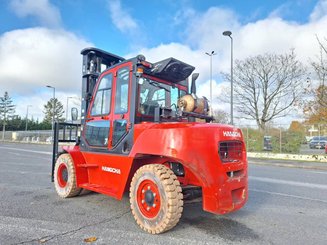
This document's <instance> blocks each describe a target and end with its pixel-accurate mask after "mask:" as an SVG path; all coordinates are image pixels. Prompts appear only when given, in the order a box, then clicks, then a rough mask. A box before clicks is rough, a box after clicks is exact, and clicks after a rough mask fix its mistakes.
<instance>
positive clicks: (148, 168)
mask: <svg viewBox="0 0 327 245" xmlns="http://www.w3.org/2000/svg"><path fill="white" fill-rule="evenodd" d="M130 204H131V210H132V213H133V216H134V218H135V220H136V222H137V224H138V225H139V226H140V227H141V228H142V229H143V230H145V231H147V232H149V233H151V234H159V233H163V232H165V231H168V230H170V229H171V228H173V227H174V226H175V225H176V224H177V223H178V221H179V219H180V217H181V216H182V212H183V194H182V188H181V186H180V183H179V181H178V180H177V177H176V175H175V174H174V173H173V171H171V170H170V169H169V168H167V167H166V166H164V165H161V164H150V165H145V166H143V167H141V168H139V169H138V170H137V171H136V173H135V174H134V177H133V179H132V182H131V187H130Z"/></svg>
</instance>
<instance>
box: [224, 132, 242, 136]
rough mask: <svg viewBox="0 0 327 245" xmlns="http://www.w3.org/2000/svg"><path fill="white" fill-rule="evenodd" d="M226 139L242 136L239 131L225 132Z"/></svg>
mask: <svg viewBox="0 0 327 245" xmlns="http://www.w3.org/2000/svg"><path fill="white" fill-rule="evenodd" d="M223 135H224V136H225V137H241V134H240V133H239V132H237V131H223Z"/></svg>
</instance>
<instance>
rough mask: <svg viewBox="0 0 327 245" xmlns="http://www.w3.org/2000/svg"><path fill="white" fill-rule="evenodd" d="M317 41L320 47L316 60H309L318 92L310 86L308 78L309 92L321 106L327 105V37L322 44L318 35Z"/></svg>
mask: <svg viewBox="0 0 327 245" xmlns="http://www.w3.org/2000/svg"><path fill="white" fill-rule="evenodd" d="M317 41H318V43H319V47H320V55H319V57H318V59H317V60H316V61H313V62H311V65H312V67H313V70H314V71H315V75H316V77H317V78H318V80H319V92H318V93H317V92H316V91H317V90H316V88H315V87H314V86H312V84H311V80H309V82H310V83H309V93H310V92H311V93H312V95H314V96H315V97H316V98H315V100H316V102H317V103H318V104H319V105H320V106H322V107H325V108H326V107H327V39H326V38H325V42H326V44H323V43H322V42H321V41H320V40H319V38H318V36H317Z"/></svg>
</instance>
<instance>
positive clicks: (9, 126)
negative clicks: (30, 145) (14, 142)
mask: <svg viewBox="0 0 327 245" xmlns="http://www.w3.org/2000/svg"><path fill="white" fill-rule="evenodd" d="M53 108H54V110H53ZM15 111H16V105H15V104H14V101H13V100H12V98H11V97H10V96H9V94H8V92H5V93H4V95H3V96H2V97H0V127H1V129H2V132H3V134H4V132H5V131H6V130H8V131H23V130H50V129H51V128H52V118H53V115H54V119H55V120H56V121H59V122H63V121H64V120H65V119H64V118H63V114H64V113H65V111H64V110H63V105H62V103H61V102H60V101H59V100H58V99H57V98H55V99H53V98H51V99H50V100H49V101H48V102H47V103H46V104H45V105H44V110H43V113H44V119H43V120H42V121H39V120H38V119H34V118H33V116H32V118H31V119H29V118H27V115H26V116H25V117H21V116H20V115H17V114H15Z"/></svg>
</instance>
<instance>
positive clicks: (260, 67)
mask: <svg viewBox="0 0 327 245" xmlns="http://www.w3.org/2000/svg"><path fill="white" fill-rule="evenodd" d="M304 74H305V68H304V67H303V65H302V64H301V62H299V61H298V60H297V59H296V57H295V54H294V52H293V51H291V52H290V53H287V54H284V55H276V54H264V55H258V56H254V57H250V58H247V59H245V60H242V61H240V60H236V62H235V67H234V109H236V110H237V111H238V112H239V113H240V114H241V116H242V117H243V118H245V119H250V120H253V119H254V120H255V121H256V123H257V125H258V127H259V129H260V130H262V131H264V130H265V127H266V124H267V123H268V122H270V121H272V120H273V119H276V118H280V117H284V116H285V115H287V114H288V113H289V112H290V111H291V110H292V109H293V105H294V104H295V103H296V102H297V100H299V99H300V98H301V94H302V93H303V89H301V86H302V84H303V80H302V78H303V75H304ZM224 76H225V78H226V79H227V80H230V75H229V74H224Z"/></svg>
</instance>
